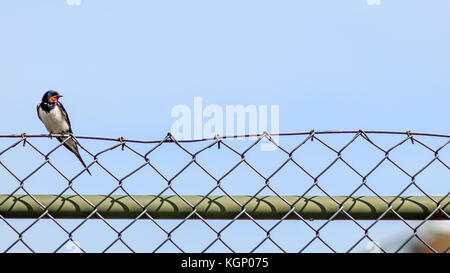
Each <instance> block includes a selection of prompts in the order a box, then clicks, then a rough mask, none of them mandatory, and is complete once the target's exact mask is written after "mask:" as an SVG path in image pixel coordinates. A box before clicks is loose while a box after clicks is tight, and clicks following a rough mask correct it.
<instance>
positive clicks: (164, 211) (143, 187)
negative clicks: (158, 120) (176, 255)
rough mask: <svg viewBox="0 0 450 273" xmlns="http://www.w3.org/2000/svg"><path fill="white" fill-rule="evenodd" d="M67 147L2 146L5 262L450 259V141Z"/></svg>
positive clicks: (85, 142) (92, 140) (265, 138)
mask: <svg viewBox="0 0 450 273" xmlns="http://www.w3.org/2000/svg"><path fill="white" fill-rule="evenodd" d="M54 136H57V135H54ZM274 136H276V137H277V138H276V140H277V141H276V140H275V137H274ZM70 137H72V138H74V139H75V140H76V141H77V142H78V144H79V147H80V151H81V152H82V156H83V158H84V160H85V162H86V163H87V165H88V168H89V170H90V171H91V172H92V174H93V176H89V175H87V172H86V170H85V169H83V167H82V166H81V164H79V162H78V161H77V159H76V158H75V157H74V156H73V155H72V154H71V153H69V152H68V151H67V150H65V148H64V146H63V144H62V143H59V142H58V144H57V145H56V143H57V141H56V140H55V139H50V138H48V136H47V135H26V134H21V135H0V166H1V167H0V218H1V223H0V233H1V234H2V235H1V237H0V251H2V252H252V253H253V252H412V251H417V250H419V249H420V251H425V252H449V248H450V237H449V233H450V227H449V225H448V224H449V219H450V217H449V214H450V197H449V193H450V167H449V166H450V144H449V143H450V135H439V134H427V133H413V132H387V131H362V130H359V131H320V132H319V131H317V132H316V131H310V132H299V133H280V134H277V135H270V134H268V133H263V134H257V135H241V136H223V137H220V136H216V137H214V138H205V139H198V140H176V139H175V138H174V137H173V136H172V135H170V134H168V135H167V136H166V137H165V138H164V139H162V140H158V141H143V140H133V139H125V138H123V137H120V138H104V137H85V136H70ZM263 142H264V143H266V144H267V143H270V142H271V143H272V145H274V146H276V149H275V150H274V151H270V152H268V151H261V149H260V148H259V145H260V144H261V143H263ZM83 151H84V152H83ZM435 227H437V228H435ZM436 230H438V231H439V232H436ZM436 236H438V237H436ZM439 236H443V237H439ZM436 238H440V239H439V240H437V239H436ZM436 242H438V243H436Z"/></svg>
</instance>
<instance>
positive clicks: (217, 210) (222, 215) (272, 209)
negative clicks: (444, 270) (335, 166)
mask: <svg viewBox="0 0 450 273" xmlns="http://www.w3.org/2000/svg"><path fill="white" fill-rule="evenodd" d="M33 197H34V198H35V199H36V200H38V202H39V203H41V205H43V206H44V207H45V208H46V209H48V213H49V214H50V215H51V216H53V217H54V218H67V219H70V218H86V217H87V216H89V215H90V214H91V213H92V212H93V211H94V208H93V207H92V206H91V205H90V204H88V203H87V202H86V201H84V200H83V199H82V198H81V197H80V196H77V195H63V196H60V197H58V196H56V195H33ZM83 198H85V199H86V200H88V201H89V202H90V203H91V204H93V205H94V206H95V207H96V208H97V212H98V213H99V214H100V215H101V216H102V217H104V218H106V219H134V218H136V217H137V216H138V215H139V214H141V213H142V211H143V208H142V207H141V206H140V205H139V204H138V203H136V202H135V201H134V200H133V198H134V199H135V200H137V201H138V202H139V203H140V204H142V205H143V206H146V205H147V204H148V203H150V202H151V204H150V205H149V206H147V207H146V210H147V212H148V214H149V215H151V217H153V218H155V219H184V218H186V217H187V216H188V215H189V214H190V213H191V212H192V211H193V208H192V207H191V206H189V204H187V203H186V202H185V201H183V199H184V200H186V201H187V202H189V203H190V204H191V205H192V206H194V205H196V204H198V203H199V202H200V201H201V200H202V199H203V198H204V197H203V196H193V195H189V196H182V198H183V199H182V198H180V197H178V196H167V195H166V196H159V197H156V196H152V195H133V196H132V198H131V197H130V196H127V195H113V196H110V197H107V198H106V199H105V196H102V195H84V196H83ZM232 198H233V199H235V200H236V201H238V202H239V203H240V204H246V203H247V202H248V200H249V199H251V197H250V196H232ZM283 198H284V199H285V200H287V201H288V202H289V203H290V204H293V203H295V206H294V207H295V211H296V212H297V213H298V214H300V215H301V216H302V217H303V218H304V219H308V220H309V219H316V220H319V219H329V218H330V217H331V216H332V215H334V214H335V213H336V212H337V211H338V210H339V207H340V206H339V204H337V203H336V202H335V201H333V200H332V199H331V198H329V197H327V196H305V197H299V196H283ZM333 198H334V199H335V200H336V201H338V202H339V203H342V202H343V201H344V200H345V199H346V198H347V197H345V196H333ZM383 198H384V199H385V200H386V201H387V202H389V203H391V201H392V200H393V199H394V197H392V196H384V197H383ZM433 198H434V199H435V200H437V201H440V202H439V209H438V210H437V211H436V213H434V214H433V216H432V217H431V218H430V219H435V220H436V219H445V220H449V219H448V218H447V216H446V215H445V214H444V213H443V211H444V212H445V213H447V215H448V214H450V197H446V198H444V199H443V197H442V196H433ZM5 199H6V200H5ZM55 199H56V200H55ZM102 200H103V202H102ZM152 200H153V201H152ZM0 204H1V205H0V215H1V216H3V217H5V218H37V217H40V216H41V215H42V214H43V213H44V212H45V209H44V208H42V207H41V206H40V205H39V204H38V203H37V202H36V201H34V200H33V198H32V197H30V196H28V195H12V196H9V195H0ZM391 205H392V209H394V210H395V211H396V212H397V213H398V214H399V215H401V217H402V218H403V219H406V220H422V219H425V218H427V217H428V216H429V215H430V214H431V213H432V212H433V211H434V210H435V209H436V208H437V207H438V204H436V203H435V202H434V201H433V200H431V199H429V198H428V197H425V196H407V197H406V196H405V197H399V198H397V199H396V200H395V201H394V202H392V204H391ZM388 207H389V205H388V204H386V203H385V202H384V201H383V200H381V199H380V198H379V197H376V196H359V197H351V198H349V199H347V200H346V201H345V203H343V209H344V210H345V211H346V212H347V213H349V214H350V215H351V216H352V217H353V218H355V219H361V220H362V219H377V218H379V217H380V216H381V215H382V214H383V213H384V212H385V211H386V210H387V209H388ZM195 208H196V211H197V213H198V214H199V215H201V216H202V217H203V218H205V219H233V218H234V217H236V216H237V215H238V214H239V213H240V212H241V211H242V207H241V206H240V205H238V204H237V203H236V202H235V201H233V200H232V199H231V198H230V197H228V196H208V197H206V198H204V199H203V201H201V202H200V203H199V204H198V205H196V207H195ZM245 209H246V212H247V213H248V214H250V215H251V216H252V217H253V218H255V219H281V218H282V217H284V216H285V215H286V214H287V213H288V212H289V211H290V210H291V206H290V205H288V204H287V203H286V202H284V201H283V200H282V199H281V198H279V197H277V196H257V197H255V198H253V199H251V200H250V202H248V203H247V204H246V205H245ZM45 217H48V215H45ZM92 218H98V216H97V215H96V214H94V215H93V216H92ZM146 218H148V217H147V216H145V215H144V216H143V217H142V218H141V219H146ZM190 219H198V217H197V216H196V215H195V214H193V215H192V217H191V218H190ZM239 219H248V217H247V216H246V215H245V213H244V214H242V215H241V216H240V218H239ZM286 219H299V218H298V216H297V215H296V214H295V213H290V214H289V215H288V216H287V217H286ZM334 219H348V217H347V216H346V215H345V214H344V213H342V212H340V213H339V214H338V215H336V217H335V218H334ZM382 219H399V218H398V216H396V215H395V214H394V213H393V212H392V210H390V211H389V212H387V213H386V214H385V215H384V217H383V218H382Z"/></svg>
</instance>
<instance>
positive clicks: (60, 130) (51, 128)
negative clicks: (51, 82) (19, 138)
mask: <svg viewBox="0 0 450 273" xmlns="http://www.w3.org/2000/svg"><path fill="white" fill-rule="evenodd" d="M61 97H62V96H61V95H60V94H59V93H58V92H56V91H53V90H49V91H47V92H45V94H44V96H43V97H42V101H41V103H39V104H38V105H37V114H38V117H39V119H40V120H41V121H42V123H44V125H45V128H47V131H48V132H49V135H50V136H51V134H72V127H71V126H70V120H69V116H68V115H67V112H66V109H64V106H63V105H62V103H61V102H59V98H61ZM56 138H57V139H58V140H59V142H64V141H65V140H66V138H67V137H56ZM63 145H64V146H65V147H66V148H67V149H68V150H69V151H71V152H72V153H74V154H75V156H76V157H77V158H78V159H79V160H80V162H81V164H83V166H84V168H85V169H86V171H87V172H88V173H89V175H92V174H91V172H90V171H89V169H88V168H87V166H86V164H85V163H84V161H83V159H82V158H81V155H80V152H79V151H78V146H77V143H76V142H75V141H74V139H72V138H69V139H67V140H66V141H65V142H64V143H63Z"/></svg>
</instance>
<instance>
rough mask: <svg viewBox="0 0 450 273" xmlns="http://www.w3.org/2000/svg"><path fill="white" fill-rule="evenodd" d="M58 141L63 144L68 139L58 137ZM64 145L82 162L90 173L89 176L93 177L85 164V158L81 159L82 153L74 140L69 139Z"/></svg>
mask: <svg viewBox="0 0 450 273" xmlns="http://www.w3.org/2000/svg"><path fill="white" fill-rule="evenodd" d="M57 139H58V140H59V142H63V141H64V140H65V139H66V138H65V137H57ZM63 145H64V146H65V147H66V148H67V149H69V151H71V152H72V153H73V154H74V155H75V156H76V157H77V158H78V160H80V162H81V164H83V166H84V168H85V169H86V171H87V172H88V174H89V175H91V176H92V174H91V172H90V171H89V169H88V168H87V166H86V163H84V161H83V158H81V155H80V152H79V151H78V146H77V143H76V142H75V141H74V140H73V139H72V138H69V139H68V140H67V141H66V142H64V144H63Z"/></svg>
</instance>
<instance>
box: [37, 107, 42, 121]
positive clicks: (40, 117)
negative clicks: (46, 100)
mask: <svg viewBox="0 0 450 273" xmlns="http://www.w3.org/2000/svg"><path fill="white" fill-rule="evenodd" d="M39 107H41V104H40V103H38V105H37V107H36V111H37V115H38V118H39V119H40V120H41V121H42V119H41V116H40V115H39Z"/></svg>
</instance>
